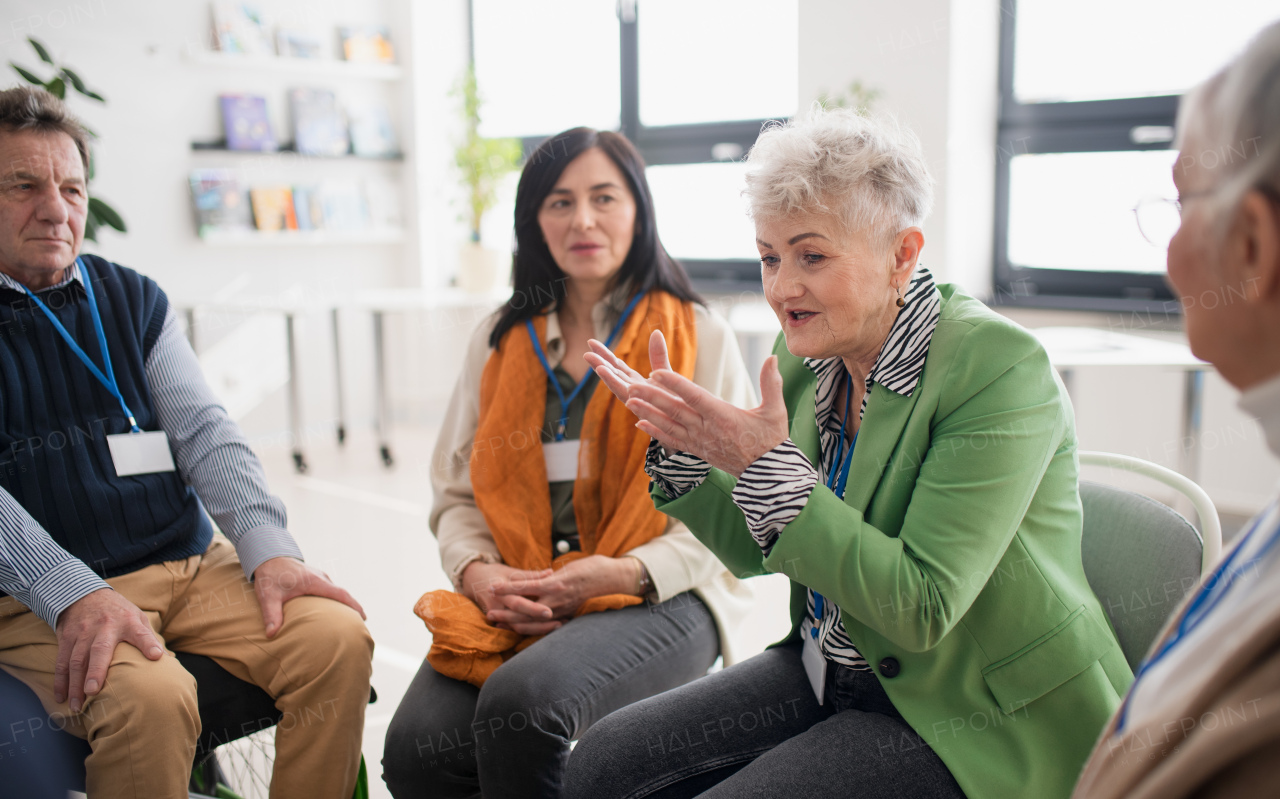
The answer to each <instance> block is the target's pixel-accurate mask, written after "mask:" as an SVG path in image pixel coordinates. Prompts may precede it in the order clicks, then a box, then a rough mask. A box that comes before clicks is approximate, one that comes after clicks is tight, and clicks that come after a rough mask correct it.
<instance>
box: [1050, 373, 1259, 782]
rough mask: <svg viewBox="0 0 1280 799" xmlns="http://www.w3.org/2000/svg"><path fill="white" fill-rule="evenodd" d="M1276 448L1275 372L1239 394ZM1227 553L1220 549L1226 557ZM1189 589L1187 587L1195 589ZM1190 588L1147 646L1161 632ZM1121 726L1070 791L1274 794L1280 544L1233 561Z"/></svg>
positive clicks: (1245, 546)
mask: <svg viewBox="0 0 1280 799" xmlns="http://www.w3.org/2000/svg"><path fill="white" fill-rule="evenodd" d="M1240 404H1241V406H1242V407H1243V408H1244V409H1245V411H1247V412H1249V413H1251V414H1253V415H1256V416H1257V417H1258V418H1259V421H1260V422H1261V423H1262V425H1263V428H1264V430H1265V431H1266V433H1267V438H1268V443H1269V444H1270V446H1271V449H1272V450H1273V451H1274V452H1275V453H1276V454H1277V455H1280V378H1277V379H1275V380H1272V381H1271V382H1270V383H1268V384H1265V385H1263V386H1260V387H1258V388H1256V389H1253V390H1251V391H1250V392H1248V393H1246V394H1245V396H1244V397H1243V398H1242V399H1241V402H1240ZM1255 521H1256V523H1257V532H1256V534H1255V535H1254V536H1253V537H1252V539H1251V540H1250V541H1248V542H1247V543H1242V542H1243V539H1244V536H1243V535H1242V536H1241V541H1240V542H1237V544H1236V547H1234V548H1233V550H1234V549H1236V548H1239V549H1240V550H1241V551H1240V553H1239V556H1238V557H1237V559H1236V561H1235V562H1234V564H1233V565H1236V566H1238V567H1239V566H1243V565H1244V564H1246V563H1248V562H1249V558H1250V556H1251V555H1252V554H1254V553H1256V552H1258V551H1260V550H1261V549H1262V545H1263V543H1264V542H1265V540H1266V539H1268V538H1269V537H1270V535H1271V534H1272V533H1273V532H1274V531H1275V530H1276V527H1277V525H1280V510H1277V508H1276V506H1275V505H1273V506H1272V507H1270V508H1268V510H1266V511H1263V514H1262V516H1261V518H1259V519H1257V520H1255ZM1230 555H1231V553H1230V552H1228V553H1226V554H1225V555H1224V557H1230ZM1195 593H1196V592H1192V594H1191V596H1192V597H1194V596H1195ZM1189 601H1190V597H1188V600H1187V601H1185V602H1184V603H1183V605H1182V607H1180V608H1179V609H1178V611H1177V612H1176V613H1174V614H1173V618H1172V619H1170V621H1169V622H1168V624H1166V625H1165V629H1164V630H1163V631H1162V632H1161V634H1160V635H1159V636H1158V637H1157V639H1156V645H1155V647H1153V648H1152V651H1158V649H1159V647H1160V646H1161V645H1162V644H1163V643H1164V642H1165V641H1166V640H1168V639H1169V638H1170V636H1171V633H1172V631H1173V630H1174V629H1176V628H1177V626H1178V624H1179V622H1181V620H1182V618H1183V617H1184V615H1185V614H1186V610H1187V604H1188V602H1189ZM1129 703H1130V707H1129V715H1128V718H1127V720H1126V723H1125V729H1124V732H1123V733H1122V734H1120V735H1116V734H1115V729H1116V720H1115V719H1112V721H1111V723H1110V724H1109V725H1108V726H1107V729H1106V730H1105V731H1104V732H1103V734H1102V738H1101V740H1100V741H1099V742H1098V745H1097V747H1096V748H1095V749H1094V751H1093V755H1092V756H1091V757H1090V758H1089V761H1088V763H1087V764H1086V765H1085V769H1084V773H1083V775H1082V776H1081V778H1080V782H1079V783H1078V784H1077V785H1076V790H1075V793H1074V794H1073V796H1074V797H1076V798H1077V799H1113V798H1114V799H1120V797H1125V799H1135V798H1136V799H1177V797H1193V796H1194V797H1197V799H1199V798H1200V797H1224V798H1225V797H1239V798H1240V799H1245V797H1248V799H1253V797H1263V796H1280V550H1277V549H1275V548H1273V549H1272V550H1270V551H1269V554H1264V555H1263V556H1262V557H1260V558H1259V559H1258V560H1257V561H1255V562H1253V564H1252V565H1248V566H1247V567H1245V568H1241V569H1240V570H1239V573H1238V576H1237V578H1236V581H1235V583H1234V584H1233V585H1232V587H1231V589H1230V591H1229V592H1228V593H1227V594H1226V595H1225V596H1224V597H1223V598H1222V600H1221V601H1220V602H1219V603H1218V604H1217V606H1215V608H1214V610H1212V611H1211V612H1210V613H1209V615H1207V616H1206V617H1205V619H1204V622H1203V623H1202V624H1201V625H1199V626H1198V627H1196V628H1195V629H1194V630H1193V632H1192V633H1191V634H1189V635H1187V636H1186V637H1185V638H1184V639H1183V640H1182V641H1179V642H1178V644H1177V645H1176V646H1175V647H1174V648H1173V649H1171V650H1170V652H1169V654H1168V655H1167V656H1166V657H1165V658H1163V659H1162V660H1161V661H1160V662H1159V663H1158V664H1157V666H1156V667H1153V668H1152V669H1150V671H1149V673H1148V674H1146V675H1143V676H1142V677H1141V678H1140V679H1139V680H1138V681H1137V682H1136V683H1135V684H1134V687H1133V688H1132V689H1131V691H1130V697H1129Z"/></svg>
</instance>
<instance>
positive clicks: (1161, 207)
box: [1133, 183, 1280, 250]
mask: <svg viewBox="0 0 1280 799" xmlns="http://www.w3.org/2000/svg"><path fill="white" fill-rule="evenodd" d="M1256 188H1257V190H1258V191H1260V192H1262V193H1263V194H1264V195H1265V196H1266V197H1267V198H1268V199H1269V200H1271V201H1272V202H1275V203H1280V191H1277V190H1276V189H1273V188H1272V187H1271V186H1268V185H1267V184H1265V183H1264V184H1262V185H1259V186H1257V187H1256ZM1212 193H1213V191H1212V189H1209V190H1205V191H1193V192H1186V193H1185V194H1183V195H1182V196H1181V197H1180V198H1177V199H1174V198H1172V197H1148V198H1147V199H1145V200H1143V201H1142V202H1140V203H1138V204H1137V205H1136V206H1134V209H1133V215H1134V218H1135V219H1136V220H1137V222H1138V232H1139V233H1141V234H1142V237H1143V238H1144V239H1146V240H1147V241H1148V242H1150V243H1151V244H1152V245H1153V246H1155V247H1159V248H1160V249H1162V250H1167V249H1169V242H1171V241H1173V234H1175V233H1177V232H1178V228H1179V227H1181V226H1182V203H1183V201H1185V200H1191V199H1194V198H1196V197H1203V196H1205V195H1208V194H1212Z"/></svg>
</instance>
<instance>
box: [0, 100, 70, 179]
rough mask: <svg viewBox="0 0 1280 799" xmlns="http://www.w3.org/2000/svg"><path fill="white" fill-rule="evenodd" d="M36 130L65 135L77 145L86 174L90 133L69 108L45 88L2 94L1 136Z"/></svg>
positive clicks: (0, 110)
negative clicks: (2, 134)
mask: <svg viewBox="0 0 1280 799" xmlns="http://www.w3.org/2000/svg"><path fill="white" fill-rule="evenodd" d="M23 130H34V131H36V132H38V133H65V134H67V135H68V136H70V137H71V140H72V141H73V142H75V143H76V149H77V150H79V151H80V161H81V163H82V164H84V168H85V171H88V169H89V132H88V131H87V130H85V128H84V126H83V125H81V124H80V120H78V119H76V118H75V117H74V116H72V115H71V112H70V111H68V110H67V106H66V104H65V103H63V102H62V101H61V100H59V99H58V98H57V97H54V96H53V95H52V94H49V92H47V91H45V90H44V89H38V88H35V87H32V86H18V87H15V88H12V89H5V90H4V91H0V133H16V132H18V131H23Z"/></svg>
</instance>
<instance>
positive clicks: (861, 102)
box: [818, 80, 880, 116]
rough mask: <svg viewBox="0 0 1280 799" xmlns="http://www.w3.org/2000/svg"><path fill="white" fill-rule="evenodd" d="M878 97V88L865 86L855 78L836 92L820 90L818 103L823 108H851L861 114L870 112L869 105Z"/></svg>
mask: <svg viewBox="0 0 1280 799" xmlns="http://www.w3.org/2000/svg"><path fill="white" fill-rule="evenodd" d="M879 99H880V90H879V89H872V88H871V87H869V86H866V85H864V84H863V83H862V81H860V80H855V81H853V82H852V83H850V84H849V86H848V87H847V88H846V89H845V90H844V91H842V92H839V93H838V94H831V93H829V92H826V91H824V92H822V93H821V94H819V95H818V105H820V106H822V107H823V108H852V109H853V110H854V111H856V112H858V113H859V114H862V115H864V116H865V115H867V114H869V113H871V107H872V106H873V105H875V102H876V100H879Z"/></svg>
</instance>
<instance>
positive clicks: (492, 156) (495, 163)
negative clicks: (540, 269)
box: [453, 65, 523, 294]
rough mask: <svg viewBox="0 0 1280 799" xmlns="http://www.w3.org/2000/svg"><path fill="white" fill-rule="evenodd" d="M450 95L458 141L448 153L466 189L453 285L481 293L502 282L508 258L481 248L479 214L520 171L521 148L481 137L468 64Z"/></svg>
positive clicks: (472, 69) (473, 78) (475, 89)
mask: <svg viewBox="0 0 1280 799" xmlns="http://www.w3.org/2000/svg"><path fill="white" fill-rule="evenodd" d="M453 94H454V96H456V97H459V98H461V101H462V102H461V111H462V121H463V124H464V129H463V137H462V141H461V142H460V143H459V144H458V147H457V149H456V150H455V151H454V164H455V166H457V168H458V171H459V173H460V175H461V178H462V186H463V188H464V189H465V191H466V214H465V219H466V221H467V223H468V226H469V227H470V229H471V231H470V232H471V235H470V237H469V240H468V241H467V242H465V243H464V244H463V245H462V251H461V253H460V258H459V269H458V280H457V282H458V286H459V287H461V288H462V289H463V290H464V291H469V292H473V293H477V294H487V293H490V292H492V291H493V290H494V289H496V288H497V287H498V286H500V285H502V283H503V282H505V280H504V278H505V276H506V274H507V272H508V270H509V269H510V267H511V263H510V262H511V254H510V253H509V252H504V251H501V250H495V249H492V248H488V247H485V246H484V245H483V244H482V243H481V239H480V225H481V223H482V220H483V219H484V215H485V212H487V211H488V210H489V209H491V208H493V206H494V203H496V202H497V200H498V185H499V183H500V182H501V181H502V178H503V177H505V176H506V175H508V174H510V173H512V172H514V171H516V170H517V169H519V168H520V161H521V158H522V156H523V148H522V146H521V143H520V140H519V139H487V138H485V137H483V136H481V135H480V108H481V105H482V104H483V100H482V98H481V97H480V92H479V89H478V87H477V86H476V72H475V67H474V65H473V66H471V67H468V68H467V71H466V73H464V74H463V76H462V79H461V80H460V81H459V82H458V86H457V88H456V89H454V92H453Z"/></svg>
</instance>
